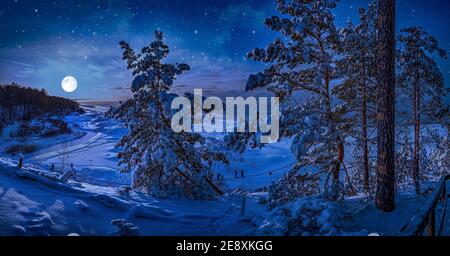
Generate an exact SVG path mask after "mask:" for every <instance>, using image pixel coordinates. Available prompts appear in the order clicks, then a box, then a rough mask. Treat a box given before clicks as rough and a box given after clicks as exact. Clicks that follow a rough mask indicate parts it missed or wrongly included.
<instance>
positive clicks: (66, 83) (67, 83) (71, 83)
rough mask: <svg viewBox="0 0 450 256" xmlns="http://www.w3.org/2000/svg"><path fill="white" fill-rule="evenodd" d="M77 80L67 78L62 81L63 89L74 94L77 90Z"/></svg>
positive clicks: (70, 77) (71, 77)
mask: <svg viewBox="0 0 450 256" xmlns="http://www.w3.org/2000/svg"><path fill="white" fill-rule="evenodd" d="M77 85H78V84H77V79H75V77H73V76H66V77H64V79H63V80H62V81H61V87H62V88H63V90H64V91H65V92H74V91H75V90H76V89H77Z"/></svg>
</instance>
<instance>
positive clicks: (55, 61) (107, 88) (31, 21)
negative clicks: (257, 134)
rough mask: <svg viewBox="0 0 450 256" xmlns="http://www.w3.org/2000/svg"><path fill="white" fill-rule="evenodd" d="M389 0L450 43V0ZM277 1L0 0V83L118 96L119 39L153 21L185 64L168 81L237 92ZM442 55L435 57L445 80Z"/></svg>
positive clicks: (268, 36) (409, 21) (341, 17)
mask: <svg viewBox="0 0 450 256" xmlns="http://www.w3.org/2000/svg"><path fill="white" fill-rule="evenodd" d="M366 3H367V1H365V0H342V1H341V2H340V3H339V7H338V8H337V9H336V10H335V15H336V21H337V24H338V25H343V24H345V22H346V20H348V19H355V18H357V16H358V14H357V8H358V7H359V6H361V5H365V4H366ZM397 3H398V7H397V17H398V28H401V27H405V26H412V25H420V26H423V27H424V28H425V29H426V30H427V31H429V32H430V33H431V34H432V35H434V36H435V37H437V38H438V40H439V42H440V44H441V47H444V48H445V49H447V50H450V33H449V32H448V31H449V28H450V15H449V10H450V1H447V0H427V1H424V0H398V1H397ZM275 6H276V5H275V3H274V1H272V0H253V1H251V0H220V1H219V0H209V1H208V0H202V1H200V0H190V1H184V0H172V1H167V0H151V1H134V0H129V1H115V0H109V1H107V0H100V1H95V0H94V1H92V0H90V1H88V0H84V1H74V0H72V1H38V0H29V1H27V0H2V1H1V2H0V84H1V83H11V82H16V83H19V84H23V85H27V86H32V87H36V88H45V89H46V90H48V92H49V93H50V94H52V95H59V96H65V97H70V98H77V99H101V100H116V99H123V98H126V97H128V96H129V90H128V84H129V83H130V82H131V80H132V77H131V74H130V72H129V71H127V70H126V65H125V62H124V61H123V60H122V59H121V56H122V52H121V50H120V49H119V48H118V42H119V41H120V40H126V41H128V42H129V43H131V45H132V46H133V47H134V48H135V49H136V50H140V48H141V47H143V46H144V45H146V44H147V43H149V42H150V41H151V40H152V39H153V35H154V30H156V29H159V30H161V31H163V32H164V33H165V36H166V42H167V43H168V44H169V46H170V49H171V53H170V57H169V58H168V60H167V61H171V62H175V61H177V62H185V63H187V64H189V65H190V66H191V68H192V70H191V71H190V72H188V73H186V74H185V75H183V76H182V77H180V79H178V80H177V82H176V88H175V90H179V91H181V90H192V88H204V91H205V93H207V94H210V95H212V94H214V95H217V96H223V95H238V94H240V93H241V92H242V91H243V90H244V87H245V82H246V79H247V77H248V74H249V73H252V72H255V71H259V70H261V69H262V68H263V66H262V64H259V63H254V62H252V61H247V60H245V58H244V56H245V55H246V53H247V52H248V51H250V50H251V49H252V48H254V47H264V46H266V44H267V43H268V42H270V41H272V40H273V39H274V37H275V36H277V34H274V33H273V32H271V31H269V30H268V29H267V28H266V27H265V26H264V18H265V17H268V16H270V15H272V14H274V13H275ZM449 64H450V61H439V65H440V68H441V71H442V72H443V73H444V75H445V77H446V84H447V85H448V84H450V83H449V82H450V65H449ZM66 75H72V76H74V77H75V78H76V79H77V80H78V89H77V91H75V92H74V93H71V94H68V93H65V92H63V90H62V89H61V86H60V83H61V80H62V78H63V77H64V76H66Z"/></svg>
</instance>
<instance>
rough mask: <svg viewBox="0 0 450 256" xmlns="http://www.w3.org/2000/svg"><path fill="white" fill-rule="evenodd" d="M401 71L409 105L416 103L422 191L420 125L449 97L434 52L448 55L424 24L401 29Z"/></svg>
mask: <svg viewBox="0 0 450 256" xmlns="http://www.w3.org/2000/svg"><path fill="white" fill-rule="evenodd" d="M398 41H399V43H400V46H399V50H398V59H399V69H400V70H399V75H398V84H399V87H400V89H401V90H402V93H404V94H407V95H409V96H410V97H409V98H410V100H409V101H408V106H411V105H412V112H413V113H412V116H413V118H412V119H413V120H412V122H413V124H414V149H413V151H414V152H413V180H414V185H415V189H416V192H417V193H420V184H419V182H420V175H419V169H420V152H421V138H420V137H421V136H420V129H421V123H422V121H423V120H422V115H423V116H429V117H432V116H434V113H435V111H436V109H440V108H442V107H443V99H444V97H445V86H444V78H443V75H442V73H441V72H440V70H439V67H438V65H437V63H436V62H435V61H434V60H433V58H432V56H431V55H432V54H434V53H437V55H438V56H440V57H441V58H446V57H447V54H446V52H445V50H444V49H442V48H440V47H439V45H438V41H437V40H436V38H434V37H433V36H431V35H430V34H429V33H428V32H426V31H425V30H424V29H423V28H422V27H409V28H405V29H402V30H401V34H400V35H399V36H398Z"/></svg>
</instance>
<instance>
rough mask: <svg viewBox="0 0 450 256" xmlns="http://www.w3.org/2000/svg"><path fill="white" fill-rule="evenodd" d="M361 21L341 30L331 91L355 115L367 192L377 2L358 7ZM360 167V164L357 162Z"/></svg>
mask: <svg viewBox="0 0 450 256" xmlns="http://www.w3.org/2000/svg"><path fill="white" fill-rule="evenodd" d="M359 15H360V23H359V24H357V25H353V24H352V23H351V22H350V23H349V24H348V25H347V26H346V27H345V28H344V29H342V30H341V44H340V47H339V54H341V55H342V58H341V59H340V60H339V61H338V65H337V66H338V68H339V70H340V72H342V74H343V81H342V82H341V83H339V84H338V85H337V86H335V87H334V88H333V93H334V94H336V95H337V97H338V98H339V99H341V100H343V101H344V103H345V104H346V105H347V109H348V110H349V112H350V113H351V114H352V116H353V117H354V121H355V122H354V124H353V128H354V133H355V137H356V138H358V140H357V141H358V143H357V145H358V148H359V147H360V148H361V150H359V149H358V151H357V152H355V153H359V152H361V155H360V156H357V158H358V159H359V158H360V159H362V162H360V161H357V162H358V163H361V164H362V166H361V167H362V174H363V175H362V177H363V179H362V181H363V188H364V190H365V191H366V193H369V177H370V161H369V136H368V130H367V129H368V122H369V120H368V119H369V116H373V113H374V111H373V109H374V108H373V107H374V103H375V101H376V97H375V87H376V62H375V56H376V50H375V49H376V5H375V4H369V6H368V8H367V9H364V8H360V9H359ZM358 166H359V164H358Z"/></svg>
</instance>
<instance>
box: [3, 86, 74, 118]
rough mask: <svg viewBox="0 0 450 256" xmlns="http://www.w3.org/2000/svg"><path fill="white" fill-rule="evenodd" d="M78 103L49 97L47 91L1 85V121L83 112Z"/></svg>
mask: <svg viewBox="0 0 450 256" xmlns="http://www.w3.org/2000/svg"><path fill="white" fill-rule="evenodd" d="M81 111H82V109H81V108H80V105H79V104H78V102H76V101H74V100H70V99H66V98H62V97H55V96H49V95H48V94H47V91H45V89H41V90H39V89H34V88H29V87H24V86H20V85H18V84H15V83H13V84H7V85H0V121H2V122H7V121H14V120H26V119H31V118H33V117H36V116H39V115H43V114H58V115H59V114H66V113H70V112H81Z"/></svg>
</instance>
